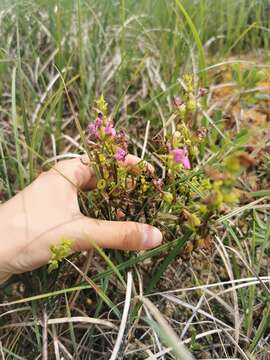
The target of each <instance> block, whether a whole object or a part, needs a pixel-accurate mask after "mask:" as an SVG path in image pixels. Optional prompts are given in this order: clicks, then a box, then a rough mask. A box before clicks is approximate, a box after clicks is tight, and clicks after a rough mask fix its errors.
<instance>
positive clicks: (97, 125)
mask: <svg viewBox="0 0 270 360" xmlns="http://www.w3.org/2000/svg"><path fill="white" fill-rule="evenodd" d="M101 125H102V114H101V113H100V114H98V116H97V118H96V120H95V126H96V128H97V129H100V128H101Z"/></svg>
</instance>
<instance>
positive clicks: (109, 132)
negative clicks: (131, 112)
mask: <svg viewBox="0 0 270 360" xmlns="http://www.w3.org/2000/svg"><path fill="white" fill-rule="evenodd" d="M105 134H106V135H108V136H111V137H115V135H116V131H115V128H114V126H113V124H112V123H111V122H108V123H107V125H106V127H105Z"/></svg>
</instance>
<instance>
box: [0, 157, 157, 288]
mask: <svg viewBox="0 0 270 360" xmlns="http://www.w3.org/2000/svg"><path fill="white" fill-rule="evenodd" d="M87 159H88V158H87V157H86V156H83V157H82V158H75V159H72V160H64V161H60V162H58V163H57V164H56V165H55V166H54V167H53V168H52V169H50V170H49V171H47V172H44V173H42V174H41V175H39V176H38V178H37V179H36V180H35V181H34V182H33V183H31V184H30V185H29V186H28V187H26V188H25V189H24V190H23V191H21V192H19V193H18V194H17V195H16V196H14V197H13V198H12V199H10V200H9V201H7V202H6V203H4V204H3V205H1V206H0V234H1V238H0V284H1V283H3V282H4V281H6V280H7V279H8V278H9V277H10V276H11V275H12V274H20V273H24V272H27V271H31V270H34V269H36V268H38V267H40V266H42V265H45V264H46V263H48V261H49V260H50V258H51V251H50V247H51V245H58V244H59V243H61V241H62V240H63V239H70V240H72V241H73V246H72V250H73V252H77V251H83V250H90V249H91V248H92V247H93V246H92V245H93V243H95V244H96V245H97V246H99V247H101V248H110V249H119V250H142V249H149V248H153V247H155V246H158V245H159V244H160V243H161V241H162V234H161V232H160V231H159V230H158V229H157V228H155V227H153V226H150V225H147V224H139V223H135V222H128V221H127V222H120V221H113V222H111V221H105V220H97V219H92V218H88V217H86V216H84V215H83V214H82V213H81V211H80V208H79V203H78V191H79V190H83V191H86V190H91V189H93V188H95V185H96V180H95V175H94V171H93V170H92V169H91V167H90V166H89V165H87V163H86V162H85V160H86V161H87ZM138 161H139V159H138V158H136V157H135V156H132V155H128V156H127V157H126V160H125V162H124V163H123V164H122V165H123V166H127V167H133V166H136V163H137V162H138ZM150 166H151V165H150ZM91 244H92V245H91Z"/></svg>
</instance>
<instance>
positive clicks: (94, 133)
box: [87, 123, 99, 141]
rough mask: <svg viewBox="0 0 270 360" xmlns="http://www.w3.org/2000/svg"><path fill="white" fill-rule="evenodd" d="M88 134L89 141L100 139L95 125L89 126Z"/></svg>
mask: <svg viewBox="0 0 270 360" xmlns="http://www.w3.org/2000/svg"><path fill="white" fill-rule="evenodd" d="M87 132H88V137H89V140H91V141H95V140H97V139H98V137H99V135H98V129H97V127H96V125H95V124H93V123H92V124H89V125H88V127H87Z"/></svg>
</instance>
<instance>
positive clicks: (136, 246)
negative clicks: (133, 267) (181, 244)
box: [74, 217, 162, 251]
mask: <svg viewBox="0 0 270 360" xmlns="http://www.w3.org/2000/svg"><path fill="white" fill-rule="evenodd" d="M76 228H77V231H78V229H79V232H80V236H79V237H76V240H75V243H74V251H82V250H89V249H91V248H93V247H95V246H96V245H97V246H99V247H101V248H109V249H118V250H144V249H151V248H153V247H155V246H158V245H160V243H161V241H162V234H161V232H160V231H159V230H158V229H157V228H156V227H154V226H151V225H146V224H140V223H136V222H131V221H126V222H120V221H105V220H95V219H90V218H87V217H82V218H81V219H79V220H78V223H77V224H76Z"/></svg>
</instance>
